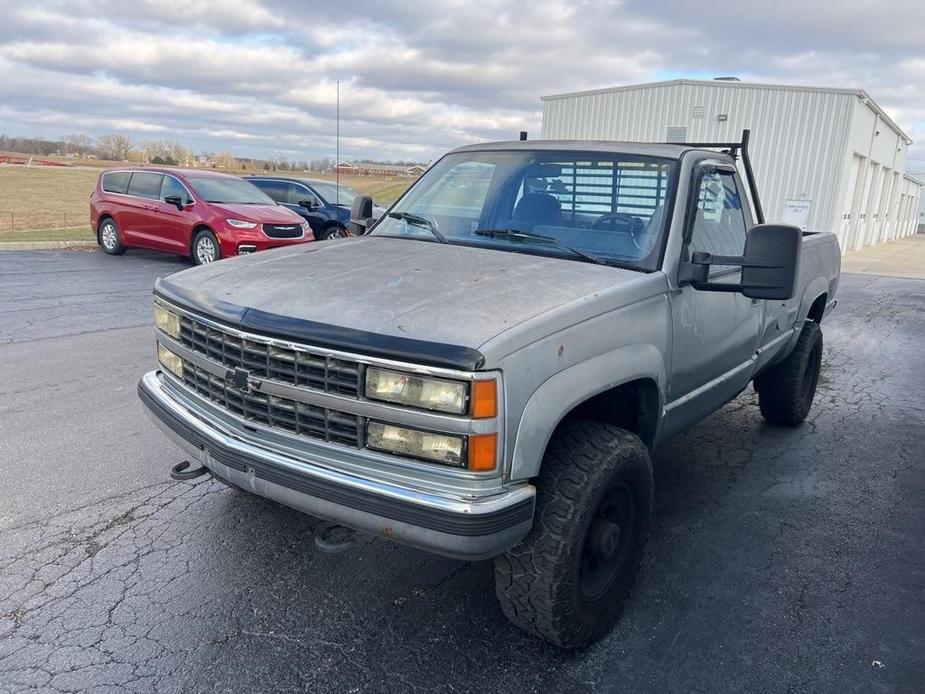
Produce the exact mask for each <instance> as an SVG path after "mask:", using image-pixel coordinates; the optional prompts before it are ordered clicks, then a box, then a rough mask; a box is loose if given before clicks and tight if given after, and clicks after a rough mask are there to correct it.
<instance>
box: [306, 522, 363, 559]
mask: <svg viewBox="0 0 925 694" xmlns="http://www.w3.org/2000/svg"><path fill="white" fill-rule="evenodd" d="M356 543H357V531H356V530H354V529H353V528H346V527H344V526H343V525H337V524H336V523H328V522H326V521H322V522H321V523H319V524H318V525H317V527H316V528H315V547H317V548H318V549H320V550H321V551H322V552H325V553H327V554H340V553H341V552H346V551H347V550H348V549H350V548H351V547H353V546H354V545H355V544H356Z"/></svg>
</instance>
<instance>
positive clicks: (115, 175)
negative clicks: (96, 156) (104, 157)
mask: <svg viewBox="0 0 925 694" xmlns="http://www.w3.org/2000/svg"><path fill="white" fill-rule="evenodd" d="M131 177H132V172H131V171H113V172H112V173H104V174H103V183H102V188H103V190H105V191H106V192H107V193H124V192H125V191H126V190H127V189H128V181H129V179H130V178H131Z"/></svg>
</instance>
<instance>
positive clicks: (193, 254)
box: [90, 167, 315, 265]
mask: <svg viewBox="0 0 925 694" xmlns="http://www.w3.org/2000/svg"><path fill="white" fill-rule="evenodd" d="M90 226H91V227H92V228H93V231H94V232H95V233H96V240H97V243H99V244H100V246H102V247H103V250H104V251H106V252H107V253H109V254H110V255H120V254H122V253H125V250H126V249H127V248H150V249H153V250H157V251H167V252H169V253H179V254H180V255H186V256H189V257H190V259H191V260H192V261H193V263H195V264H196V265H201V264H202V263H211V262H212V261H214V260H218V259H220V258H227V257H229V256H233V255H243V254H246V253H253V252H255V251H262V250H264V249H266V248H276V247H278V246H288V245H291V244H293V243H304V242H305V241H314V240H315V237H314V235H313V234H312V230H311V227H310V226H309V225H308V222H306V221H305V220H304V219H303V218H302V217H300V216H299V215H297V214H296V213H295V212H293V211H292V210H290V209H287V208H285V207H283V206H282V205H278V204H277V203H276V202H275V201H274V200H272V199H271V198H270V197H269V196H268V195H267V194H266V193H264V192H263V191H261V190H260V189H259V188H257V187H256V186H254V185H252V184H250V183H248V182H247V181H244V180H242V179H240V178H238V177H237V176H231V175H229V174H222V173H216V172H214V171H196V170H192V169H190V170H186V169H183V170H181V169H162V168H147V167H146V168H143V169H113V170H111V171H104V172H103V173H101V174H100V177H99V179H98V180H97V182H96V188H95V189H94V191H93V193H91V195H90Z"/></svg>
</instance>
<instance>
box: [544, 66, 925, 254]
mask: <svg viewBox="0 0 925 694" xmlns="http://www.w3.org/2000/svg"><path fill="white" fill-rule="evenodd" d="M745 128H748V129H750V130H751V131H752V137H751V144H750V152H751V158H752V165H753V167H754V169H755V177H756V179H757V182H758V190H759V193H760V195H761V202H762V205H763V206H764V212H765V217H766V218H767V220H768V221H775V222H787V223H790V224H796V225H797V226H800V227H802V228H804V229H817V230H828V231H834V232H836V233H837V234H838V239H839V243H840V244H841V247H842V249H843V250H848V249H856V248H860V247H861V246H863V245H867V244H873V243H877V242H879V241H885V240H887V239H893V238H899V237H901V236H907V235H909V234H913V233H915V231H916V227H917V219H916V217H917V210H918V203H919V196H920V191H921V189H922V187H923V186H922V184H921V183H920V182H919V181H917V180H915V179H913V178H911V177H910V176H909V175H907V173H906V151H907V148H908V146H909V145H910V144H911V143H912V141H911V140H910V139H909V137H908V135H906V134H905V133H904V132H903V131H902V130H901V129H900V128H899V126H897V125H896V124H895V123H894V122H893V121H892V120H891V119H890V117H889V116H887V115H886V113H884V112H883V110H882V109H881V108H880V107H879V106H878V105H877V104H876V103H875V102H874V100H873V99H871V98H870V96H868V95H867V93H866V92H864V91H863V90H859V89H826V88H819V87H792V86H783V85H774V84H757V83H747V82H740V81H738V80H735V79H717V80H712V81H702V80H673V81H670V82H654V83H651V84H640V85H632V86H627V87H616V88H613V89H600V90H595V91H587V92H576V93H572V94H558V95H555V96H545V97H543V138H544V139H575V140H629V141H641V142H685V141H686V142H730V141H738V140H739V139H740V137H741V134H742V130H743V129H745Z"/></svg>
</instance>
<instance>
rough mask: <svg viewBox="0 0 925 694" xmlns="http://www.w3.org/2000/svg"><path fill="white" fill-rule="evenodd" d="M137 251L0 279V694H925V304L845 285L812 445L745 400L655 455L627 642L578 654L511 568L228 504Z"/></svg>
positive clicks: (899, 289) (66, 256)
mask: <svg viewBox="0 0 925 694" xmlns="http://www.w3.org/2000/svg"><path fill="white" fill-rule="evenodd" d="M183 267H184V265H183V264H182V263H180V262H178V261H176V260H174V259H173V258H171V257H169V256H156V255H154V254H147V253H141V252H130V253H129V254H128V255H126V256H124V257H121V258H111V257H108V256H104V255H103V254H101V253H68V252H61V253H16V254H13V253H6V254H0V430H2V433H0V474H2V478H3V494H2V495H0V530H2V542H0V692H18V691H33V690H37V691H48V692H77V691H80V692H83V691H91V692H181V691H182V692H186V691H203V692H206V691H209V692H211V691H218V692H241V691H254V692H256V691H275V692H276V691H279V692H289V691H311V692H349V691H354V692H380V691H416V690H421V691H433V690H438V691H471V690H480V691H491V692H518V693H520V692H525V691H576V690H581V691H585V690H587V691H612V692H622V691H628V692H649V691H651V692H724V691H729V692H743V691H748V692H764V691H767V692H824V691H832V692H855V691H856V692H917V691H922V689H923V683H925V599H923V595H925V556H923V554H925V553H923V543H922V537H923V536H925V474H923V473H925V396H923V393H925V282H923V281H919V280H906V279H892V278H881V277H874V276H859V275H845V276H843V278H842V285H841V289H840V292H839V297H838V298H839V306H838V308H837V309H836V311H835V313H834V314H833V315H832V316H830V317H829V318H827V319H826V321H825V322H824V324H823V332H824V334H825V357H824V358H825V368H824V370H823V374H822V381H821V384H820V389H819V392H818V394H817V399H816V403H815V404H814V407H813V411H812V413H811V415H810V419H809V421H808V422H807V423H806V424H805V425H804V426H803V427H800V428H798V429H796V430H788V429H781V428H776V427H772V426H769V425H766V424H764V423H763V421H762V419H761V417H760V416H759V413H758V410H757V405H756V401H755V400H756V399H755V396H754V394H753V393H752V392H751V391H750V390H749V391H746V392H745V393H743V394H742V395H741V396H740V397H739V398H738V399H737V400H736V401H734V402H732V403H730V404H729V405H727V406H726V407H725V408H723V409H722V410H720V411H719V412H717V413H716V414H714V415H713V416H712V417H710V418H709V419H708V420H706V421H705V422H702V423H700V424H699V425H697V426H696V427H694V428H693V429H691V430H690V431H689V432H687V433H686V434H684V435H682V436H680V437H677V438H676V439H674V440H672V441H671V442H669V443H668V444H666V445H665V446H664V447H663V448H661V449H660V450H658V451H657V452H656V454H655V456H654V458H655V463H656V469H655V474H656V516H655V521H654V526H653V530H652V535H651V537H650V540H649V544H648V547H647V551H646V555H645V559H644V565H643V569H642V571H641V572H640V576H639V579H638V582H637V585H636V588H635V591H634V594H633V596H632V597H631V599H630V602H629V604H628V607H627V610H626V613H625V615H624V618H623V620H622V621H621V623H620V624H619V626H618V627H617V628H616V629H615V630H614V631H613V632H612V633H611V634H610V635H609V636H608V637H606V638H605V639H604V640H603V641H601V642H600V643H598V644H597V645H595V646H593V647H591V648H589V649H587V650H585V651H582V652H579V653H574V654H562V653H559V652H557V651H555V650H554V649H552V648H550V647H548V646H546V645H545V644H543V643H542V642H540V641H537V640H535V639H532V638H530V637H527V636H525V635H523V634H522V633H521V632H519V631H518V630H517V629H515V628H514V627H512V626H510V625H509V624H507V623H506V622H505V620H504V618H503V616H502V615H501V612H500V609H499V608H498V607H497V605H496V603H495V601H494V595H493V592H494V589H493V584H492V575H491V571H492V569H491V563H490V562H470V563H463V562H458V561H453V560H450V559H444V558H440V557H435V556H431V555H428V554H426V553H423V552H419V551H416V550H413V549H409V548H406V547H401V546H398V545H394V544H391V543H388V542H386V541H384V540H379V539H373V538H365V539H364V541H363V542H361V543H360V544H358V546H356V547H354V548H352V549H351V550H349V551H348V552H346V553H344V554H339V555H327V554H322V553H320V552H318V551H317V550H316V549H315V547H314V543H313V542H312V532H313V529H314V527H315V525H316V521H315V520H314V519H312V518H310V517H308V516H304V515H301V514H299V513H297V512H295V511H291V510H289V509H287V508H284V507H281V506H278V505H276V504H274V503H272V502H269V501H265V500H263V499H260V498H258V497H254V496H250V495H246V494H242V493H239V492H236V491H233V490H231V489H228V488H227V487H225V486H223V485H221V484H219V483H217V482H214V481H210V480H203V479H202V478H200V479H199V480H196V481H194V482H185V483H184V482H172V481H170V480H169V478H168V477H167V470H168V468H169V466H170V465H172V464H173V463H175V462H177V461H179V460H181V459H182V454H181V453H180V451H179V449H177V448H175V447H174V446H173V445H172V444H170V443H169V441H168V440H167V439H166V437H164V436H163V435H161V434H160V432H159V431H157V430H156V429H155V428H154V426H153V424H151V423H150V422H149V421H148V419H147V417H146V416H145V415H144V413H143V408H142V406H141V404H140V403H139V402H138V400H137V397H136V395H135V383H136V381H137V379H138V377H139V376H140V375H141V374H142V373H143V372H144V371H146V370H148V369H149V368H151V364H152V363H153V339H152V332H151V327H150V320H151V295H150V288H151V285H152V283H153V280H154V277H156V276H158V275H161V274H165V273H167V272H172V271H174V270H177V269H182V268H183Z"/></svg>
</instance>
